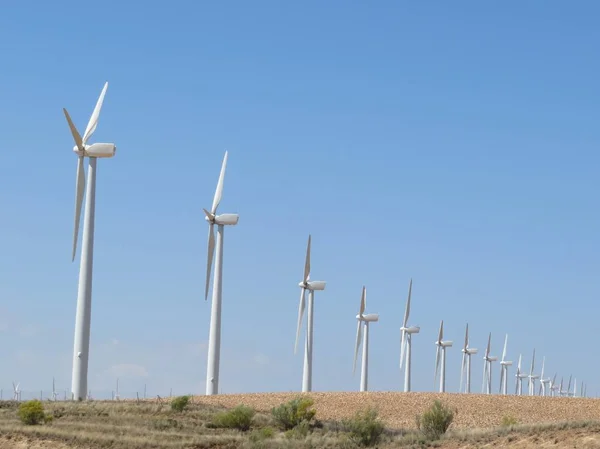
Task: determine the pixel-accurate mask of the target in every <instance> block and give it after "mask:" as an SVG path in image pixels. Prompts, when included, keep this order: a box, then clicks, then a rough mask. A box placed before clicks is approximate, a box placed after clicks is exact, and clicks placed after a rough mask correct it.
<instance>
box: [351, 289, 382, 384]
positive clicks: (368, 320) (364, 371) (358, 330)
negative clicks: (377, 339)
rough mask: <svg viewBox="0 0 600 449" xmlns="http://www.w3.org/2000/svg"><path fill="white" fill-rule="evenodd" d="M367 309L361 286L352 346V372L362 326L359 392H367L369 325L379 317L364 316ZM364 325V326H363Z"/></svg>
mask: <svg viewBox="0 0 600 449" xmlns="http://www.w3.org/2000/svg"><path fill="white" fill-rule="evenodd" d="M366 307H367V288H366V287H364V286H363V289H362V296H361V298H360V309H359V312H358V315H356V319H357V320H358V325H357V326H356V345H355V346H354V367H353V369H352V372H353V373H354V372H355V371H356V359H357V358H358V349H359V347H360V344H361V328H362V327H363V326H364V328H365V333H364V340H363V342H362V345H363V353H362V371H361V373H360V391H367V390H368V377H369V323H375V322H377V321H379V315H378V314H376V313H371V314H368V315H365V314H364V313H365V308H366ZM363 323H364V324H363Z"/></svg>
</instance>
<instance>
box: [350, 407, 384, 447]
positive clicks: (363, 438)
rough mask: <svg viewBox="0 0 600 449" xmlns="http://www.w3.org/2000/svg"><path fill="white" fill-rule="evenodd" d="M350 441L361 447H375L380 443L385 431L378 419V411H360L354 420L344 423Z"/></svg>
mask: <svg viewBox="0 0 600 449" xmlns="http://www.w3.org/2000/svg"><path fill="white" fill-rule="evenodd" d="M343 424H344V427H345V429H346V431H347V432H348V433H349V434H350V439H351V440H352V441H353V442H354V443H356V444H358V445H360V446H374V445H376V444H377V443H379V440H380V439H381V435H382V434H383V431H384V430H385V426H384V424H383V423H382V422H381V421H380V420H379V419H378V413H377V410H375V409H372V408H368V409H366V410H363V411H358V412H356V414H355V415H354V417H353V418H351V419H347V420H344V421H343Z"/></svg>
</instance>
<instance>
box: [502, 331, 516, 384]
mask: <svg viewBox="0 0 600 449" xmlns="http://www.w3.org/2000/svg"><path fill="white" fill-rule="evenodd" d="M507 343H508V334H506V337H504V349H503V350H502V360H500V392H501V393H502V394H504V395H506V394H508V367H509V366H511V365H512V363H513V362H511V361H507V360H506V345H507Z"/></svg>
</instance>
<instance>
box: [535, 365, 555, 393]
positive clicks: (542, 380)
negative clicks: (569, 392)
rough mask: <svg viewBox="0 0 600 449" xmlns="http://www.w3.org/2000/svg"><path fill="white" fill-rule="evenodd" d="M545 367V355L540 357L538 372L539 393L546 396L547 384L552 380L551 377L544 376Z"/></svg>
mask: <svg viewBox="0 0 600 449" xmlns="http://www.w3.org/2000/svg"><path fill="white" fill-rule="evenodd" d="M545 367H546V357H544V358H542V373H541V374H540V391H539V393H538V394H539V395H541V396H547V395H548V386H549V385H550V383H551V382H552V379H550V378H549V377H548V378H546V377H544V369H545Z"/></svg>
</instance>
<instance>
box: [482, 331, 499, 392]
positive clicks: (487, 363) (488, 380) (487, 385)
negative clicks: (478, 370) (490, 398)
mask: <svg viewBox="0 0 600 449" xmlns="http://www.w3.org/2000/svg"><path fill="white" fill-rule="evenodd" d="M491 344H492V333H491V332H490V335H489V337H488V344H487V348H486V350H485V356H484V357H483V385H482V386H481V390H482V392H483V393H486V394H492V363H493V362H495V361H496V360H498V357H496V356H491V355H490V351H491Z"/></svg>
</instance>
